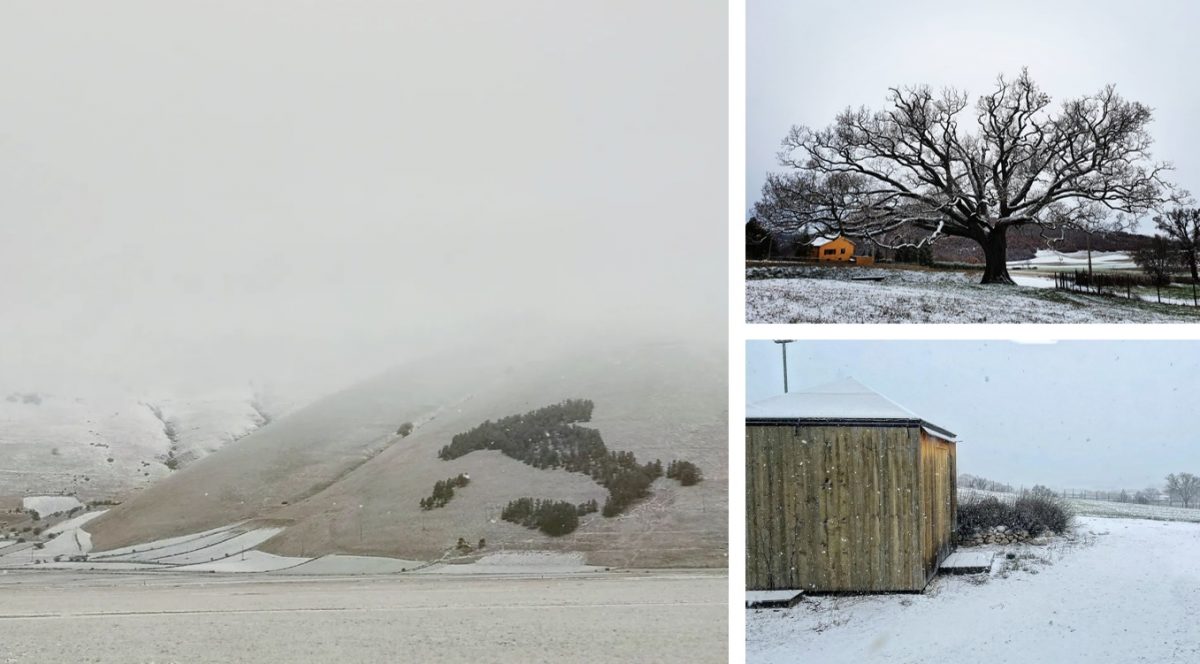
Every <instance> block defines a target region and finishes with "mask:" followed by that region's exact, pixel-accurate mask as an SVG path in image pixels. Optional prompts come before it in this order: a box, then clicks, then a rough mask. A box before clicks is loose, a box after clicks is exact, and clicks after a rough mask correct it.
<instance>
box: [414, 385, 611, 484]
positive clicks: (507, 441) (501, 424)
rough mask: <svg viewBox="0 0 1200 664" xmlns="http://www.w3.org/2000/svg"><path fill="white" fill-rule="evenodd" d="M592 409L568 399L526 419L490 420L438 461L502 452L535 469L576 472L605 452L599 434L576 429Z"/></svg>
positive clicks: (452, 445)
mask: <svg viewBox="0 0 1200 664" xmlns="http://www.w3.org/2000/svg"><path fill="white" fill-rule="evenodd" d="M592 408H593V404H592V402H591V401H589V400H587V399H567V400H566V401H563V402H561V403H557V404H554V405H551V406H546V407H545V408H539V409H537V410H534V411H530V412H528V413H525V414H523V415H510V416H508V417H504V418H501V419H499V420H496V421H495V422H493V421H491V420H488V421H486V422H484V423H483V424H480V425H479V426H477V427H475V428H473V429H471V430H470V431H467V432H465V433H460V434H458V435H457V436H455V437H454V438H452V439H451V440H450V444H449V445H446V446H445V447H443V448H442V449H441V450H440V451H439V452H438V457H440V458H441V459H444V460H447V461H449V460H450V459H457V458H458V457H460V456H463V455H464V454H469V453H471V452H474V451H476V450H499V451H501V452H503V453H504V454H505V455H507V456H510V457H512V458H514V459H517V460H519V461H523V462H525V463H527V464H529V465H531V466H533V467H535V468H558V467H563V468H567V469H568V470H574V469H575V467H576V466H580V465H583V466H586V465H587V461H586V460H587V459H589V458H591V457H593V456H602V455H603V454H604V452H605V449H604V441H602V440H601V439H600V432H599V431H596V430H595V429H587V428H584V427H576V426H573V424H574V423H575V422H587V421H588V420H590V419H592Z"/></svg>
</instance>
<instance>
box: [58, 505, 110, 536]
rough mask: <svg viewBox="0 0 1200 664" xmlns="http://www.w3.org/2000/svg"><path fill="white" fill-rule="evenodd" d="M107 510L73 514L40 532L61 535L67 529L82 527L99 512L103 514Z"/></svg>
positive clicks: (98, 514)
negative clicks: (73, 515)
mask: <svg viewBox="0 0 1200 664" xmlns="http://www.w3.org/2000/svg"><path fill="white" fill-rule="evenodd" d="M107 511H108V510H98V511H95V512H85V513H83V514H80V515H79V516H75V517H72V518H70V519H67V520H66V521H63V522H62V523H58V524H55V525H53V526H50V527H49V528H47V529H46V530H44V531H42V532H43V534H45V535H61V534H62V533H64V532H66V531H68V530H75V529H76V528H80V527H82V526H83V524H85V523H87V522H88V521H91V520H92V519H95V518H96V517H98V516H100V515H101V514H104V513H105V512H107Z"/></svg>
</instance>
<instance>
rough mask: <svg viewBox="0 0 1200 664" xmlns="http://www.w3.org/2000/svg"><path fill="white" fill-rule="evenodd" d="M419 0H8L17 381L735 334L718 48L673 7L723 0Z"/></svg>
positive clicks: (184, 388)
mask: <svg viewBox="0 0 1200 664" xmlns="http://www.w3.org/2000/svg"><path fill="white" fill-rule="evenodd" d="M418 4H419V5H420V9H419V12H416V11H413V12H411V13H410V12H409V11H406V7H408V6H407V5H395V4H393V3H383V2H355V3H350V4H348V5H347V4H339V5H338V6H337V7H334V6H331V5H312V4H306V5H296V4H295V3H290V2H279V1H274V2H271V1H268V2H257V3H253V4H250V5H247V4H245V3H202V4H184V5H176V4H172V5H171V6H166V5H163V4H161V3H155V2H149V1H146V0H139V1H130V0H125V1H118V2H112V3H105V4H104V5H103V6H101V5H96V4H93V3H76V4H75V5H73V6H72V7H71V8H70V10H69V11H67V10H64V9H61V8H58V7H52V6H48V5H39V4H24V5H15V6H12V7H9V8H8V9H7V10H6V12H5V20H4V21H2V22H0V107H3V108H4V109H5V110H4V120H3V125H2V126H0V219H2V220H3V221H2V222H0V311H3V312H4V317H5V325H3V326H0V390H3V391H4V393H7V392H9V391H13V390H17V391H22V392H26V391H45V392H61V393H69V394H74V393H80V392H83V391H98V392H101V393H103V392H108V391H112V392H119V393H122V394H126V393H133V394H143V393H147V392H155V391H157V392H160V393H168V394H179V395H184V396H191V395H196V394H201V393H204V392H206V391H210V390H224V389H231V388H235V389H240V388H243V387H245V386H247V385H250V384H251V383H253V384H254V385H256V386H258V387H259V388H262V389H264V390H267V391H270V392H273V393H275V394H278V395H279V397H280V398H281V399H284V400H288V401H291V402H296V403H307V402H310V401H311V400H313V399H315V398H319V397H321V396H323V395H325V394H329V393H331V392H333V391H336V390H338V389H341V388H344V387H346V386H349V385H351V384H353V383H355V382H356V381H358V380H361V379H364V378H366V377H368V376H371V375H374V374H377V373H378V372H380V371H383V370H385V369H386V368H387V367H389V366H392V365H393V364H396V363H399V362H401V361H405V360H411V359H414V358H418V357H420V356H421V355H422V354H424V353H426V352H437V351H440V350H445V349H447V348H457V349H460V350H461V352H464V353H470V352H472V347H473V346H472V345H473V344H474V343H475V342H477V341H480V340H484V339H489V338H496V337H500V338H505V339H512V340H514V342H518V341H523V342H524V343H527V344H529V345H536V343H537V342H538V340H539V339H543V338H546V337H568V336H569V337H570V338H572V339H574V340H575V341H576V342H577V343H578V344H579V345H580V346H581V347H583V346H586V345H587V344H588V343H590V342H591V341H593V340H594V339H596V338H600V337H612V336H616V337H621V336H625V335H639V336H648V337H658V338H666V339H670V338H678V337H681V336H691V337H707V338H710V339H711V341H712V342H713V343H714V344H715V345H714V348H715V349H719V348H720V347H721V346H720V344H721V343H722V341H723V336H724V330H725V322H724V309H725V302H726V295H725V293H726V285H725V250H724V238H725V231H724V222H723V217H724V212H725V208H726V206H725V177H726V175H725V172H724V164H725V140H724V136H725V122H726V120H725V108H726V104H725V81H724V79H723V77H721V76H714V75H713V74H712V72H714V71H722V72H723V71H725V67H726V65H725V60H724V58H725V50H724V48H723V47H719V46H718V45H717V44H716V43H712V42H709V43H704V42H702V41H698V40H696V39H695V38H694V36H695V31H694V30H693V31H691V32H687V33H685V32H681V31H678V30H674V29H671V28H672V27H673V26H675V25H676V24H677V22H678V17H679V15H680V12H684V13H686V15H687V16H689V17H691V18H690V19H689V21H688V23H689V25H692V26H700V25H712V26H720V25H722V24H723V21H724V15H725V8H724V7H722V6H720V5H719V3H712V4H711V6H707V7H698V6H692V5H691V3H686V2H665V3H655V4H654V5H653V6H639V7H637V8H636V9H632V8H631V7H629V6H613V5H608V4H606V3H591V4H589V5H585V6H564V5H560V4H558V3H541V2H535V3H527V4H518V5H501V4H497V3H474V4H473V5H472V7H471V8H470V10H469V11H464V8H463V7H460V6H458V5H457V3H448V4H443V3H418ZM410 9H414V10H415V9H416V8H415V7H411V8H410ZM722 30H723V28H722ZM709 32H711V33H713V34H717V33H718V32H719V31H718V30H711V31H709ZM718 43H720V42H718ZM433 63H436V65H437V66H436V67H435V66H431V65H432V64H433ZM647 99H657V100H658V102H657V103H653V104H648V103H646V100H647Z"/></svg>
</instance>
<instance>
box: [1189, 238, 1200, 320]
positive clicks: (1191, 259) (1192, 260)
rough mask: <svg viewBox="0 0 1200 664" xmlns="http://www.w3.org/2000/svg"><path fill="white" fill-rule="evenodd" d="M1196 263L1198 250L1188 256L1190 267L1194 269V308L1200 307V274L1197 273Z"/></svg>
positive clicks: (1193, 250)
mask: <svg viewBox="0 0 1200 664" xmlns="http://www.w3.org/2000/svg"><path fill="white" fill-rule="evenodd" d="M1196 263H1197V261H1196V250H1195V249H1192V251H1191V252H1190V253H1189V254H1188V267H1190V268H1191V269H1192V306H1193V307H1195V306H1200V301H1198V300H1197V298H1196V282H1197V281H1200V274H1198V273H1197V266H1196Z"/></svg>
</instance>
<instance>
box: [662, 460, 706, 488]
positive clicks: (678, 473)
mask: <svg viewBox="0 0 1200 664" xmlns="http://www.w3.org/2000/svg"><path fill="white" fill-rule="evenodd" d="M667 477H669V478H671V479H674V480H679V483H680V484H682V485H683V486H692V485H693V484H698V483H699V482H700V480H702V479H704V474H703V473H701V472H700V469H699V468H697V467H696V464H694V463H692V462H691V461H672V462H671V463H669V464H667Z"/></svg>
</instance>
